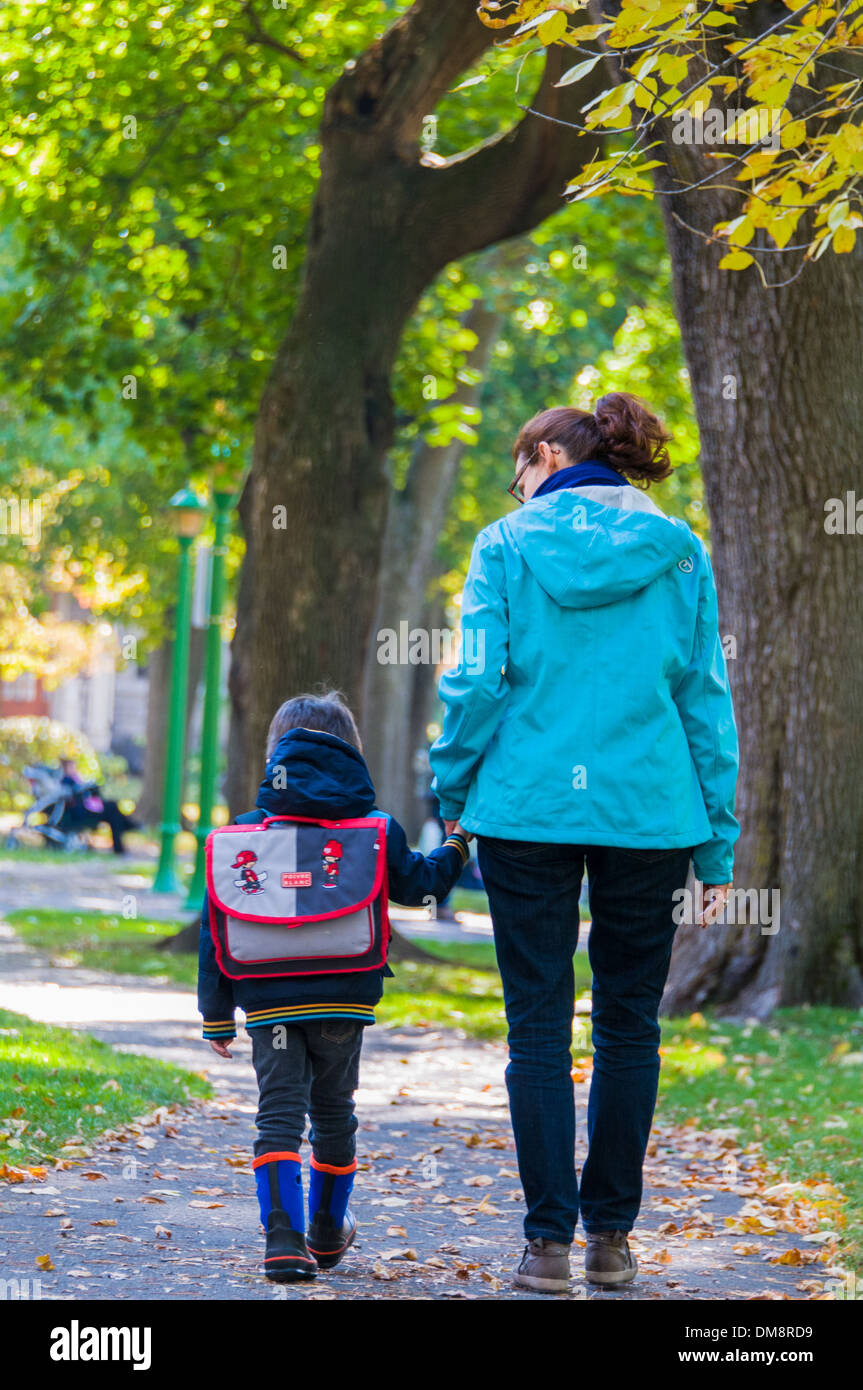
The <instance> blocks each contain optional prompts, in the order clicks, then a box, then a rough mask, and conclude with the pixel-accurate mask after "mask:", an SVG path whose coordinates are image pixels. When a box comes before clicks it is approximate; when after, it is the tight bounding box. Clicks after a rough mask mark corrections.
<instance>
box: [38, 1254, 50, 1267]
mask: <svg viewBox="0 0 863 1390" xmlns="http://www.w3.org/2000/svg"><path fill="white" fill-rule="evenodd" d="M36 1263H37V1265H38V1266H39V1268H40V1269H53V1268H54V1265H53V1262H52V1260H51V1256H50V1255H37V1256H36Z"/></svg>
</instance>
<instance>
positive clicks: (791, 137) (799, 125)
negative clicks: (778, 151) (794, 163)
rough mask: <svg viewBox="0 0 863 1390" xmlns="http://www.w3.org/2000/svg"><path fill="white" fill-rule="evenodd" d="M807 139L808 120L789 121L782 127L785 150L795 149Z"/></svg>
mask: <svg viewBox="0 0 863 1390" xmlns="http://www.w3.org/2000/svg"><path fill="white" fill-rule="evenodd" d="M805 139H806V122H805V121H789V122H788V124H787V125H786V126H783V127H782V148H783V150H794V149H796V148H797V146H798V145H802V144H803V141H804V140H805Z"/></svg>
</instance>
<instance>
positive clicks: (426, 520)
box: [362, 301, 500, 822]
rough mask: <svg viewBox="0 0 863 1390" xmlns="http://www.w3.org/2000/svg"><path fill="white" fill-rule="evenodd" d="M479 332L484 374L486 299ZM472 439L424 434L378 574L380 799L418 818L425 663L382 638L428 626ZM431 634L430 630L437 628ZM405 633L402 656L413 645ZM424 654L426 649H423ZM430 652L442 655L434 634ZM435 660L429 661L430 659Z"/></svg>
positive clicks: (474, 361)
mask: <svg viewBox="0 0 863 1390" xmlns="http://www.w3.org/2000/svg"><path fill="white" fill-rule="evenodd" d="M462 323H463V325H464V327H465V328H468V329H470V330H471V332H473V333H475V334H476V339H477V341H476V344H475V346H474V347H473V348H472V349H471V351H470V352H469V353H468V356H467V363H466V365H467V366H468V367H469V368H471V370H472V371H477V372H479V373H481V374H482V376H484V373H485V370H486V366H487V363H488V357H489V353H490V351H491V347H492V344H493V342H494V338H495V335H496V333H497V330H498V327H499V324H500V315H499V314H498V313H496V312H495V310H493V309H491V308H489V307H488V306H486V305H485V304H483V303H482V301H478V302H477V303H476V304H474V305H473V306H472V307H471V308H470V309H469V310H468V311H467V312H466V313H465V314H464V316H463V318H462ZM482 376H481V378H480V380H479V381H477V382H475V383H465V382H460V383H459V385H458V387H457V389H456V391H455V392H454V393H453V395H452V396H451V397H449V398H448V399H449V400H450V401H451V402H453V403H455V402H459V403H460V404H463V405H475V404H476V403H477V401H478V400H479V398H480V396H481V393H482V387H483V380H482ZM465 448H466V445H465V443H464V441H463V440H461V439H454V440H453V441H452V442H451V443H449V444H447V445H444V446H437V447H436V446H434V445H432V444H427V443H426V442H425V441H424V440H420V441H419V442H418V443H417V446H416V448H415V449H414V452H413V456H412V458H411V462H410V467H409V469H408V476H407V480H406V483H405V486H404V487H403V488H402V489H400V490H399V491H395V490H393V491H391V492H390V497H389V509H388V513H387V522H386V529H385V531H384V541H383V552H382V556H381V562H380V574H379V578H378V602H377V608H376V611H375V616H374V621H373V623H372V634H371V641H370V642H369V645H368V650H367V653H366V662H365V673H364V680H363V693H362V709H363V721H362V737H363V748H364V751H365V755H366V761H367V762H368V764H369V767H370V769H371V773H372V777H373V779H374V783H375V787H376V789H377V793H378V800H379V802H380V804H381V805H382V806H385V807H386V809H387V810H388V811H390V812H391V813H392V814H393V815H394V816H395V817H396V818H397V819H398V820H400V821H403V822H404V821H405V820H406V819H411V820H413V819H415V817H414V815H413V812H414V809H415V798H414V795H413V783H414V781H415V778H416V773H415V771H414V768H413V755H414V751H415V748H414V744H413V743H412V738H413V733H414V729H413V725H412V717H411V716H412V711H413V702H414V688H415V685H416V676H417V672H418V670H419V666H418V665H414V664H411V663H410V662H408V661H406V660H402V659H399V660H398V661H397V662H391V661H385V660H382V659H381V658H382V657H384V656H386V655H388V654H390V653H389V652H388V650H387V646H386V644H385V643H382V642H381V641H380V637H381V634H382V633H384V632H386V631H391V632H395V633H396V634H399V637H401V633H402V632H405V633H408V634H410V633H411V632H415V631H422V630H425V631H426V632H429V629H427V628H424V617H425V613H426V608H427V596H428V587H429V583H430V582H431V580H432V578H433V576H434V574H435V552H436V550H437V545H438V539H439V536H440V533H441V529H442V527H443V524H444V521H445V520H446V513H447V507H448V506H449V500H450V496H451V494H452V489H453V485H454V483H455V479H456V474H457V471H458V466H459V463H460V462H461V459H462V456H463V454H464V451H465ZM429 636H430V633H429ZM406 646H407V644H406V643H403V642H402V641H401V640H400V641H399V653H398V654H399V657H400V658H401V657H403V656H405V655H406V654H407V653H406V652H405V651H404V650H403V649H404V648H405V647H406ZM419 654H420V655H424V654H425V653H422V651H421V649H420V651H419ZM428 658H429V659H430V660H431V661H432V662H433V661H434V659H435V644H434V643H432V642H431V641H429V650H428ZM426 664H428V661H427V662H426Z"/></svg>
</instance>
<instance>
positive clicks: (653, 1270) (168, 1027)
mask: <svg viewBox="0 0 863 1390" xmlns="http://www.w3.org/2000/svg"><path fill="white" fill-rule="evenodd" d="M0 1006H2V1007H4V1008H10V1009H16V1010H18V1011H19V1012H22V1013H27V1014H29V1015H31V1016H32V1017H34V1018H38V1019H42V1020H44V1021H46V1022H54V1023H62V1024H66V1025H69V1026H72V1027H79V1028H84V1027H86V1030H87V1031H88V1032H90V1033H93V1034H95V1035H96V1036H97V1037H100V1038H102V1039H104V1040H105V1041H107V1042H110V1043H112V1044H113V1045H114V1046H116V1047H118V1048H121V1049H124V1050H130V1051H137V1052H145V1053H147V1054H149V1055H150V1056H155V1057H162V1058H164V1059H166V1060H169V1061H172V1062H176V1063H178V1064H181V1065H184V1066H187V1067H190V1068H193V1069H195V1070H205V1071H206V1072H207V1073H208V1075H209V1076H210V1078H211V1080H212V1081H213V1083H214V1086H215V1091H216V1096H215V1099H214V1100H213V1101H209V1102H204V1103H201V1104H198V1105H195V1106H191V1107H188V1108H186V1109H184V1110H182V1111H177V1112H168V1111H163V1112H160V1113H159V1112H157V1114H156V1116H155V1118H154V1117H149V1120H148V1122H147V1123H142V1124H140V1125H137V1126H133V1127H131V1128H129V1129H128V1130H126V1131H122V1132H119V1133H116V1134H114V1135H112V1136H109V1137H108V1138H106V1139H104V1140H102V1141H100V1142H98V1143H95V1144H93V1145H92V1146H91V1150H90V1152H89V1154H88V1155H87V1156H85V1157H83V1158H82V1159H80V1160H79V1161H78V1162H77V1163H76V1164H74V1165H73V1166H71V1167H69V1168H67V1169H65V1170H63V1171H54V1170H49V1173H48V1178H47V1181H45V1182H43V1183H32V1184H31V1183H28V1182H24V1183H21V1184H16V1185H9V1184H0V1268H2V1272H3V1277H4V1278H6V1279H7V1280H8V1279H19V1280H21V1279H29V1280H33V1279H35V1278H38V1279H40V1280H41V1296H42V1298H48V1299H69V1300H73V1299H84V1298H95V1299H103V1298H110V1299H116V1298H119V1299H138V1298H140V1299H165V1298H171V1299H200V1298H232V1299H234V1298H236V1299H252V1300H261V1299H273V1298H287V1299H302V1298H312V1299H318V1298H333V1297H343V1298H353V1299H372V1298H381V1297H385V1298H400V1299H401V1298H409V1299H417V1298H418V1299H424V1300H427V1299H452V1298H456V1299H488V1298H491V1299H502V1298H511V1297H516V1296H517V1297H520V1298H522V1297H525V1298H536V1299H539V1300H540V1301H542V1299H543V1297H544V1296H543V1295H538V1294H537V1295H532V1294H523V1293H519V1294H517V1295H516V1294H515V1293H514V1292H513V1290H512V1289H511V1286H510V1280H511V1273H512V1269H513V1267H514V1264H515V1263H516V1262H517V1260H518V1257H519V1256H520V1253H521V1249H522V1244H523V1241H522V1235H521V1219H522V1213H523V1200H522V1197H521V1192H520V1189H519V1184H518V1177H517V1173H516V1167H515V1155H514V1152H513V1146H512V1139H511V1135H510V1130H509V1123H508V1114H507V1106H506V1096H505V1089H504V1084H503V1068H504V1064H505V1049H504V1047H503V1046H502V1045H500V1044H497V1043H481V1042H477V1041H475V1040H472V1039H469V1038H466V1037H464V1036H463V1035H462V1034H461V1033H459V1032H454V1031H448V1030H447V1031H440V1032H433V1031H430V1030H429V1029H418V1028H414V1029H399V1030H390V1029H387V1028H383V1027H379V1026H376V1027H374V1028H371V1029H369V1030H368V1032H367V1035H366V1036H367V1044H366V1048H365V1050H364V1054H363V1071H362V1084H361V1088H360V1091H359V1094H358V1098H357V1099H358V1113H359V1116H360V1129H359V1132H358V1144H359V1147H358V1156H359V1162H360V1171H359V1176H358V1181H357V1201H356V1209H357V1214H358V1218H359V1222H360V1237H359V1240H358V1242H357V1246H356V1248H355V1250H354V1252H352V1254H351V1256H350V1258H349V1259H346V1260H345V1262H344V1264H343V1265H341V1266H339V1267H338V1269H336V1270H335V1271H332V1272H331V1273H329V1274H326V1275H321V1276H320V1277H319V1278H318V1279H317V1280H316V1281H315V1282H314V1283H313V1284H310V1285H303V1286H296V1285H291V1286H280V1287H276V1286H272V1285H270V1284H268V1283H267V1282H266V1281H264V1280H262V1279H261V1278H260V1277H259V1276H258V1274H257V1272H256V1264H257V1259H258V1257H259V1254H260V1250H261V1247H262V1244H263V1240H262V1236H261V1234H260V1228H259V1225H258V1219H257V1207H256V1202H255V1199H254V1180H253V1177H252V1174H251V1170H250V1168H249V1160H250V1156H251V1146H252V1142H253V1138H254V1125H253V1122H254V1108H255V1094H254V1082H253V1074H252V1070H251V1065H250V1062H249V1053H250V1046H249V1043H248V1041H247V1039H245V1038H243V1039H242V1040H241V1041H240V1042H239V1043H238V1044H237V1045H236V1056H235V1058H234V1060H233V1061H232V1062H225V1061H222V1060H221V1059H219V1058H217V1057H216V1056H215V1054H214V1053H212V1052H211V1051H210V1050H209V1049H208V1048H207V1047H206V1046H205V1045H204V1044H203V1043H202V1042H201V1041H200V1037H199V1028H198V1020H197V1014H196V1012H195V1007H194V999H193V997H192V995H191V994H188V993H186V992H185V991H182V990H178V989H175V988H162V987H159V986H155V985H151V984H147V983H145V982H142V981H141V979H140V977H137V976H129V977H117V976H113V975H112V976H107V975H103V974H100V973H99V972H95V971H82V970H74V971H73V970H68V969H65V970H64V969H56V968H52V967H51V965H50V963H49V962H48V961H47V959H46V958H44V957H40V956H38V955H37V954H35V953H34V952H32V951H30V950H29V949H28V948H27V947H25V946H24V945H23V943H21V942H20V941H18V940H17V938H15V937H14V935H13V934H12V933H11V932H10V930H9V928H8V927H5V928H2V927H0ZM587 1090H588V1080H587V1077H585V1078H584V1079H583V1080H581V1081H579V1082H577V1084H576V1095H577V1104H578V1129H579V1145H578V1161H579V1164H581V1162H583V1159H584V1133H585V1106H586V1101H587ZM733 1147H734V1146H733V1140H729V1138H728V1136H727V1135H725V1136H723V1135H722V1134H717V1133H712V1134H711V1133H699V1132H698V1131H696V1130H694V1129H692V1128H682V1129H677V1130H672V1129H669V1128H663V1127H658V1128H657V1129H656V1130H655V1134H654V1140H653V1142H652V1144H651V1151H650V1155H649V1157H648V1162H647V1171H646V1188H645V1202H644V1207H643V1213H642V1218H641V1220H640V1223H639V1226H638V1231H637V1238H636V1239H635V1240H634V1241H633V1245H634V1248H635V1249H636V1252H637V1254H638V1258H639V1262H640V1265H641V1273H640V1276H639V1278H638V1280H637V1281H636V1283H635V1284H634V1285H632V1286H630V1287H628V1288H626V1289H623V1290H616V1291H604V1290H596V1289H594V1288H593V1287H592V1286H589V1285H586V1284H585V1283H584V1282H583V1280H582V1278H581V1258H580V1254H581V1247H580V1245H579V1244H577V1245H576V1246H575V1247H574V1258H573V1270H574V1273H575V1275H576V1276H577V1277H576V1278H575V1279H574V1282H573V1288H572V1292H571V1294H569V1295H567V1296H565V1297H569V1298H573V1299H597V1298H599V1299H603V1298H605V1299H608V1298H617V1299H623V1300H632V1299H637V1300H648V1299H660V1298H662V1299H669V1298H671V1299H686V1300H697V1299H747V1298H791V1299H804V1298H809V1297H812V1296H814V1295H816V1294H817V1293H818V1292H820V1291H821V1290H822V1288H823V1286H824V1282H825V1279H826V1278H827V1277H828V1275H829V1273H830V1271H829V1270H826V1269H825V1267H824V1265H823V1264H814V1265H811V1264H810V1265H807V1266H806V1267H804V1268H796V1267H788V1266H784V1265H773V1264H770V1263H768V1260H769V1258H770V1257H771V1256H776V1255H778V1254H780V1253H782V1252H783V1251H784V1250H786V1249H788V1247H789V1246H791V1245H793V1246H797V1247H799V1248H800V1250H801V1251H802V1252H804V1257H805V1258H806V1259H807V1261H808V1260H810V1259H812V1258H813V1257H814V1255H815V1254H816V1253H817V1251H818V1249H819V1246H818V1245H817V1244H816V1243H807V1237H806V1236H805V1235H803V1236H801V1235H800V1234H799V1231H798V1232H797V1233H795V1234H794V1235H791V1234H788V1233H786V1232H785V1231H783V1230H782V1221H781V1216H779V1224H778V1226H777V1230H776V1233H775V1234H773V1235H745V1236H742V1235H741V1234H740V1233H739V1232H734V1231H729V1230H728V1229H727V1228H726V1226H725V1218H726V1217H738V1218H739V1217H740V1215H741V1213H742V1212H743V1210H744V1208H746V1209H747V1210H750V1211H751V1210H752V1209H753V1205H754V1208H755V1209H756V1210H760V1211H761V1212H762V1213H766V1214H768V1215H770V1216H771V1217H777V1216H778V1214H779V1211H780V1210H781V1209H777V1208H775V1207H773V1206H771V1200H772V1201H773V1202H776V1201H777V1200H778V1199H777V1198H776V1197H774V1198H772V1199H771V1198H770V1197H769V1195H768V1196H765V1195H764V1186H765V1181H764V1176H763V1174H762V1173H760V1172H759V1171H758V1169H757V1159H756V1158H754V1157H747V1156H746V1155H739V1156H738V1157H739V1163H737V1160H735V1162H734V1163H730V1162H729V1156H730V1152H731V1151H732V1150H733ZM735 1164H736V1165H737V1166H735ZM783 1200H784V1199H783ZM747 1204H749V1206H748V1208H747ZM579 1240H580V1233H579ZM735 1245H737V1246H738V1247H739V1246H741V1245H743V1246H744V1248H745V1249H746V1250H748V1252H749V1253H747V1254H741V1253H736V1252H735V1250H734V1246H735ZM44 1255H49V1256H50V1259H51V1262H52V1264H53V1266H54V1268H53V1270H51V1271H43V1272H40V1270H39V1268H38V1266H37V1263H36V1262H37V1259H38V1258H39V1257H41V1256H44ZM545 1297H546V1299H547V1297H548V1296H545Z"/></svg>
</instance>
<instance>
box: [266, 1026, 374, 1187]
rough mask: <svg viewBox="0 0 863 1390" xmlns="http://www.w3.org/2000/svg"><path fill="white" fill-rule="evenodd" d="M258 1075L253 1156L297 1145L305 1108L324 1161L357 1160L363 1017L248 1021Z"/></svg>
mask: <svg viewBox="0 0 863 1390" xmlns="http://www.w3.org/2000/svg"><path fill="white" fill-rule="evenodd" d="M249 1036H250V1038H251V1039H252V1061H253V1063H254V1067H255V1074H256V1075H257V1078H258V1114H257V1118H256V1124H257V1127H258V1137H257V1139H256V1141H255V1157H256V1158H260V1156H261V1154H266V1153H299V1150H300V1144H301V1143H302V1138H303V1130H304V1129H305V1127H306V1116H307V1115H308V1116H309V1119H310V1120H311V1129H310V1131H309V1142H310V1143H311V1146H312V1151H313V1153H314V1155H315V1158H316V1159H317V1160H318V1162H319V1163H332V1164H338V1165H339V1166H343V1165H346V1164H348V1163H352V1162H353V1159H354V1155H355V1153H356V1139H355V1137H354V1136H355V1134H356V1129H357V1117H356V1115H355V1114H354V1091H355V1090H356V1089H357V1082H358V1078H359V1066H360V1052H361V1050H362V1046H363V1025H362V1024H361V1023H354V1022H353V1021H352V1020H351V1019H345V1018H322V1019H320V1020H318V1019H315V1020H304V1021H302V1022H298V1023H291V1024H276V1025H275V1026H274V1027H267V1026H264V1027H256V1028H250V1029H249Z"/></svg>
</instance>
